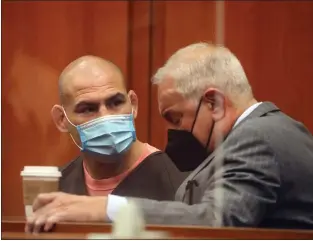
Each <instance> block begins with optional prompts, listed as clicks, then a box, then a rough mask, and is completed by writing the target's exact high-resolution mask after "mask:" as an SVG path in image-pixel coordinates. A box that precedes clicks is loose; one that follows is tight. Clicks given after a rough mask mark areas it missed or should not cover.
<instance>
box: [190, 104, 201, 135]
mask: <svg viewBox="0 0 313 241" xmlns="http://www.w3.org/2000/svg"><path fill="white" fill-rule="evenodd" d="M201 103H202V98H201V99H200V101H199V104H198V106H197V110H196V116H195V119H194V120H193V123H192V126H191V133H192V132H193V128H194V127H195V124H196V121H197V118H198V114H199V111H200V107H201Z"/></svg>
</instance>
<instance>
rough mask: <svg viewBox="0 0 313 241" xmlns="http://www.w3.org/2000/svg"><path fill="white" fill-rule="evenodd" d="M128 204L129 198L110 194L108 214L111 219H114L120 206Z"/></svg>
mask: <svg viewBox="0 0 313 241" xmlns="http://www.w3.org/2000/svg"><path fill="white" fill-rule="evenodd" d="M126 204H127V199H126V198H125V197H120V196H116V195H111V194H110V195H108V206H107V216H108V218H109V219H110V221H114V219H115V217H116V215H117V213H118V211H119V210H120V208H121V207H122V206H124V205H126Z"/></svg>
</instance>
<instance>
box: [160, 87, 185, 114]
mask: <svg viewBox="0 0 313 241" xmlns="http://www.w3.org/2000/svg"><path fill="white" fill-rule="evenodd" d="M183 101H184V98H183V96H182V95H181V94H180V93H178V92H177V90H176V89H175V87H174V85H173V84H172V83H166V82H164V83H163V82H162V83H160V84H159V85H158V103H159V111H160V113H162V112H163V111H164V110H167V109H169V108H173V107H175V106H176V105H178V104H180V103H182V102H183Z"/></svg>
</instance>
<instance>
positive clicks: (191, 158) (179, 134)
mask: <svg viewBox="0 0 313 241" xmlns="http://www.w3.org/2000/svg"><path fill="white" fill-rule="evenodd" d="M201 102H202V99H201V100H200V102H199V105H198V107H197V111H196V116H195V119H194V121H193V124H192V127H191V131H185V130H174V129H169V130H168V133H167V138H168V140H167V146H166V149H165V152H166V154H167V155H168V156H169V157H170V158H171V159H172V161H173V162H174V164H175V165H176V167H177V168H178V169H179V170H180V171H182V172H186V171H193V170H194V169H196V168H197V167H198V166H199V165H200V164H201V163H202V162H203V161H204V160H205V159H206V158H207V157H208V156H209V152H208V151H207V147H208V145H209V143H210V139H211V136H212V132H213V128H214V122H213V124H212V127H211V130H210V134H209V138H208V141H207V144H206V146H205V147H204V146H203V145H202V144H201V143H200V142H199V141H198V140H197V138H195V137H194V135H193V134H192V132H193V128H194V125H195V123H196V120H197V117H198V113H199V110H200V107H201Z"/></svg>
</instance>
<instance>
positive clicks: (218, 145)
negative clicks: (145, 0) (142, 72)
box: [26, 43, 313, 231]
mask: <svg viewBox="0 0 313 241" xmlns="http://www.w3.org/2000/svg"><path fill="white" fill-rule="evenodd" d="M153 83H155V84H157V85H158V102H159V110H160V113H161V115H162V116H163V117H164V119H165V120H166V121H167V122H168V125H169V130H168V144H167V147H166V152H167V154H168V155H169V156H170V157H171V159H172V160H173V162H174V163H175V164H176V166H177V167H178V168H179V169H180V170H183V171H192V172H191V174H190V175H189V177H188V178H187V179H186V180H185V181H184V182H183V183H182V185H181V186H180V188H179V189H178V190H177V193H176V197H175V201H164V202H159V201H153V200H147V199H138V198H125V197H120V196H114V195H109V196H108V197H79V196H73V195H68V194H64V193H50V194H43V195H39V196H38V198H37V200H36V201H35V203H34V205H33V208H34V211H35V212H34V215H33V216H32V217H30V218H29V219H28V224H27V225H26V230H27V231H32V230H34V228H35V230H38V229H39V227H42V226H44V227H45V230H49V229H50V228H51V227H52V225H53V224H54V223H56V222H60V221H104V220H114V218H115V215H116V211H117V210H118V209H119V208H120V206H121V205H124V204H125V203H127V201H128V200H134V201H135V202H136V203H138V205H139V206H140V207H141V208H142V211H143V214H144V217H145V219H146V221H147V222H148V223H158V224H180V225H182V224H186V225H207V226H246V227H271V228H312V227H313V188H312V186H313V178H312V177H313V137H312V134H311V133H310V132H309V131H308V130H307V129H306V128H305V126H304V125H303V124H301V123H300V122H297V121H295V120H293V119H292V118H290V117H289V116H287V115H286V114H284V113H282V112H281V111H280V110H279V108H278V107H276V106H275V105H274V104H272V103H270V102H263V103H262V102H258V101H256V100H255V98H254V97H253V93H252V90H251V86H250V84H249V82H248V79H247V77H246V75H245V72H244V70H243V68H242V66H241V64H240V62H239V60H238V59H237V58H236V57H235V55H234V54H232V53H231V52H230V51H229V50H228V49H226V48H224V47H219V46H214V45H211V44H206V43H197V44H192V45H190V46H187V47H185V48H182V49H180V50H178V51H177V52H176V53H175V54H174V55H173V56H171V57H170V58H169V60H168V61H167V62H166V64H165V65H164V66H163V67H162V68H160V69H159V70H158V71H157V73H156V74H155V76H154V77H153ZM85 207H88V209H86V208H85Z"/></svg>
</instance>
